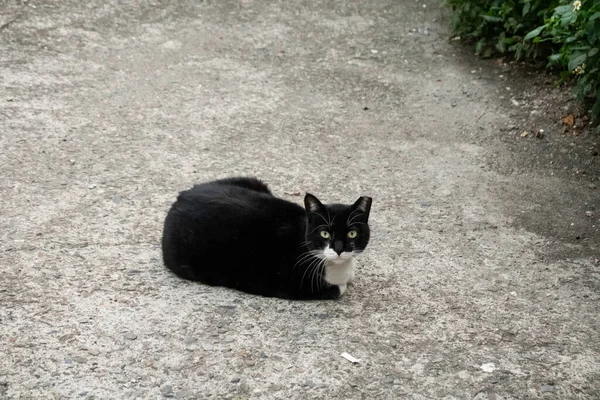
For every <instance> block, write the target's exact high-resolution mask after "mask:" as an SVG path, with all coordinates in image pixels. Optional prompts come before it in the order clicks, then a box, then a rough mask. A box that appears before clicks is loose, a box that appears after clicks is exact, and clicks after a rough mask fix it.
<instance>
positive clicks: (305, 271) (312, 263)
mask: <svg viewBox="0 0 600 400" xmlns="http://www.w3.org/2000/svg"><path fill="white" fill-rule="evenodd" d="M318 261H319V259H315V260H313V261H311V263H310V265H309V266H308V268H306V270H304V274H302V279H300V286H302V282H304V277H305V276H306V273H307V272H309V271H310V270H311V268H312V266H313V265H315V263H317V262H318ZM309 276H310V275H309ZM311 290H312V288H311Z"/></svg>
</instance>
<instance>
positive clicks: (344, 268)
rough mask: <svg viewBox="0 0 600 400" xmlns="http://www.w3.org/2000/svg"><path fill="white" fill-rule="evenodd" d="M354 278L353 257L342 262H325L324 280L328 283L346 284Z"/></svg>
mask: <svg viewBox="0 0 600 400" xmlns="http://www.w3.org/2000/svg"><path fill="white" fill-rule="evenodd" d="M353 278H354V259H352V258H350V259H348V260H345V261H344V262H342V263H339V262H338V263H333V262H330V261H326V262H325V281H326V282H327V283H329V284H330V285H344V286H345V285H346V284H347V283H348V282H350V281H351V280H352V279H353Z"/></svg>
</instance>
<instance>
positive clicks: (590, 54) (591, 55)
mask: <svg viewBox="0 0 600 400" xmlns="http://www.w3.org/2000/svg"><path fill="white" fill-rule="evenodd" d="M596 54H598V48H597V47H594V48H593V49H591V50H590V52H589V53H588V57H594V56H595V55H596Z"/></svg>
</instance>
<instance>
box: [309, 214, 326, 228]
mask: <svg viewBox="0 0 600 400" xmlns="http://www.w3.org/2000/svg"><path fill="white" fill-rule="evenodd" d="M309 214H315V215H318V216H319V217H321V219H322V220H323V221H325V224H327V226H329V222H327V220H326V219H325V217H324V216H322V215H321V214H319V213H316V212H310V213H309Z"/></svg>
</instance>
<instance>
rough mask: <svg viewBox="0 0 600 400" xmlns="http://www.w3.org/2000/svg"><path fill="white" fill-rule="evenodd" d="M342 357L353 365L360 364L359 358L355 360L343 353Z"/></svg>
mask: <svg viewBox="0 0 600 400" xmlns="http://www.w3.org/2000/svg"><path fill="white" fill-rule="evenodd" d="M342 357H344V358H345V359H346V360H348V361H350V362H351V363H352V364H357V363H359V362H360V360H359V359H358V358H354V357H352V356H351V355H350V354H348V353H342Z"/></svg>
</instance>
